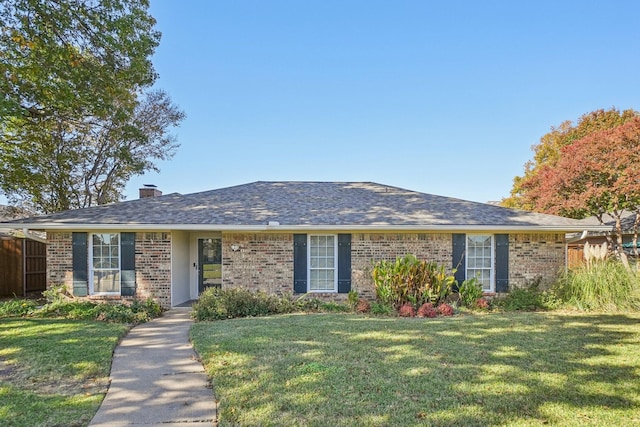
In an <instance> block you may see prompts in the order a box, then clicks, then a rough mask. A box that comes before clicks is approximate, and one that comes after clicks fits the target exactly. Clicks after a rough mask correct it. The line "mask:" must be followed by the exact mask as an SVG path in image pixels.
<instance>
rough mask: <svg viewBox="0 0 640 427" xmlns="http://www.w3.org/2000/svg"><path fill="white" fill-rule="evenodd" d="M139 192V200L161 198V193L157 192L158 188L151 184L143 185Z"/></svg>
mask: <svg viewBox="0 0 640 427" xmlns="http://www.w3.org/2000/svg"><path fill="white" fill-rule="evenodd" d="M139 191H140V198H141V199H147V198H149V197H159V196H162V191H160V190H158V187H156V186H155V185H153V184H144V187H142V188H141V189H140V190H139Z"/></svg>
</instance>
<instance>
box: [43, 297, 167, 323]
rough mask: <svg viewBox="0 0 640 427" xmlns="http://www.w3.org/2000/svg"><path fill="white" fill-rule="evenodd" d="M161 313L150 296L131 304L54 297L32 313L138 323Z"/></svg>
mask: <svg viewBox="0 0 640 427" xmlns="http://www.w3.org/2000/svg"><path fill="white" fill-rule="evenodd" d="M161 313H162V309H161V308H160V305H159V304H158V303H157V302H156V301H154V300H152V299H150V298H149V299H146V300H144V301H140V300H134V301H133V302H132V303H131V305H127V304H123V303H117V304H110V303H96V302H92V301H64V300H61V299H55V300H54V302H51V303H49V304H45V305H44V306H43V307H42V308H41V309H40V310H38V311H37V312H34V315H35V316H39V317H63V318H66V319H74V320H99V321H103V322H112V323H131V324H138V323H145V322H148V321H149V320H151V319H153V318H155V317H158V316H159V315H160V314H161Z"/></svg>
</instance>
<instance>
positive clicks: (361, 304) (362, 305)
mask: <svg viewBox="0 0 640 427" xmlns="http://www.w3.org/2000/svg"><path fill="white" fill-rule="evenodd" d="M370 311H371V304H370V303H369V301H367V300H366V299H364V298H360V299H359V300H358V303H357V304H356V313H368V312H370Z"/></svg>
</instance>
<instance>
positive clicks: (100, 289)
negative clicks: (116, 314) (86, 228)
mask: <svg viewBox="0 0 640 427" xmlns="http://www.w3.org/2000/svg"><path fill="white" fill-rule="evenodd" d="M90 242H91V247H90V254H91V255H90V267H91V275H90V277H91V281H90V289H89V292H90V293H92V294H120V234H119V233H96V234H92V235H91V241H90Z"/></svg>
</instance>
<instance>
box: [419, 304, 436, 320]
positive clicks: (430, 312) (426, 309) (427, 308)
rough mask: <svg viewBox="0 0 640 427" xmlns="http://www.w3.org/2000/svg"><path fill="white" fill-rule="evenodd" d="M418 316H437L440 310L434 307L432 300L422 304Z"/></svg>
mask: <svg viewBox="0 0 640 427" xmlns="http://www.w3.org/2000/svg"><path fill="white" fill-rule="evenodd" d="M417 315H418V317H436V316H437V315H438V311H437V310H436V309H435V308H434V307H433V304H431V303H430V302H425V303H424V304H422V305H421V306H420V308H419V309H418V313H417Z"/></svg>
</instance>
